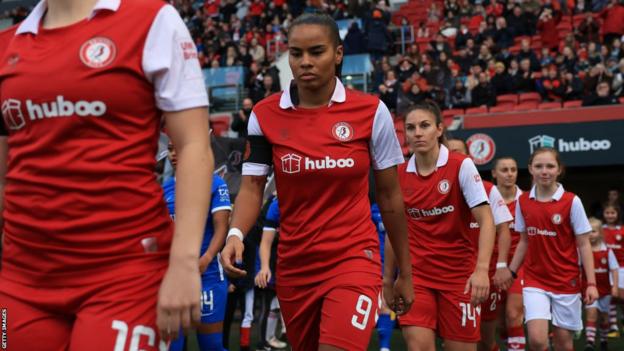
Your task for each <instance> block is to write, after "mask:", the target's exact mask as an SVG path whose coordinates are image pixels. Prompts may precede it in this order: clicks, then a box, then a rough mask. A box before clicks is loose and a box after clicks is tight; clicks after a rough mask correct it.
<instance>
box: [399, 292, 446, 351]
mask: <svg viewBox="0 0 624 351" xmlns="http://www.w3.org/2000/svg"><path fill="white" fill-rule="evenodd" d="M438 316H439V311H438V300H437V296H436V292H435V291H434V290H433V289H428V288H425V287H422V286H419V285H414V303H413V304H412V308H410V310H409V312H407V314H405V315H403V316H400V317H399V325H400V326H401V332H402V333H403V339H405V343H406V344H407V348H408V350H410V351H434V350H435V338H436V334H435V332H436V329H437V325H438Z"/></svg>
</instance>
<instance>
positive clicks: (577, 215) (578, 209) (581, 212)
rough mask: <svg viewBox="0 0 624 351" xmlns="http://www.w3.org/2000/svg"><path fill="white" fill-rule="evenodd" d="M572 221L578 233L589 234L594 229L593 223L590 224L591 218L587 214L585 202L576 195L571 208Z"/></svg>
mask: <svg viewBox="0 0 624 351" xmlns="http://www.w3.org/2000/svg"><path fill="white" fill-rule="evenodd" d="M570 223H571V224H572V229H573V230H574V234H576V235H581V234H587V233H589V232H591V230H592V228H591V224H589V220H588V219H587V215H586V214H585V208H583V203H582V202H581V199H579V197H578V196H576V195H575V196H574V200H572V208H571V209H570Z"/></svg>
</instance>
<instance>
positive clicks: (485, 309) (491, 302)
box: [481, 282, 504, 322]
mask: <svg viewBox="0 0 624 351" xmlns="http://www.w3.org/2000/svg"><path fill="white" fill-rule="evenodd" d="M502 293H503V292H502V290H500V289H497V288H495V287H494V284H493V283H492V282H490V293H489V295H488V299H487V300H486V301H485V302H484V303H482V304H481V320H482V321H484V322H491V321H495V320H497V319H498V313H499V311H500V310H501V308H504V305H503V302H502V299H503V298H502Z"/></svg>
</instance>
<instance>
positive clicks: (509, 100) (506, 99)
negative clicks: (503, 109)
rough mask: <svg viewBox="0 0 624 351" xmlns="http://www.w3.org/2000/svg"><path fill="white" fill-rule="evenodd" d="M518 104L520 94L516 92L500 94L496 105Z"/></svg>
mask: <svg viewBox="0 0 624 351" xmlns="http://www.w3.org/2000/svg"><path fill="white" fill-rule="evenodd" d="M517 104H518V95H516V94H505V95H499V96H497V97H496V106H503V105H517Z"/></svg>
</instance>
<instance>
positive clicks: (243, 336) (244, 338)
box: [240, 288, 255, 350]
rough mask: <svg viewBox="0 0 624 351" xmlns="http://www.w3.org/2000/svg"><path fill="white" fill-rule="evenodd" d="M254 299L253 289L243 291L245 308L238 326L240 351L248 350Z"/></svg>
mask: <svg viewBox="0 0 624 351" xmlns="http://www.w3.org/2000/svg"><path fill="white" fill-rule="evenodd" d="M254 298H255V292H254V289H253V288H250V289H249V290H247V291H245V306H244V309H243V320H242V321H241V326H240V347H241V350H249V344H250V340H251V324H252V323H253V318H254V315H253V313H254Z"/></svg>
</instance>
